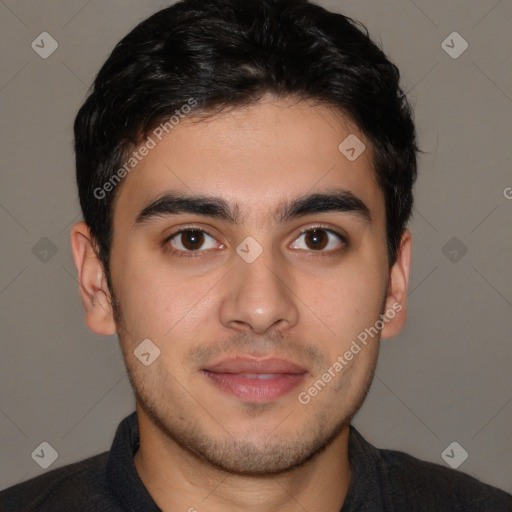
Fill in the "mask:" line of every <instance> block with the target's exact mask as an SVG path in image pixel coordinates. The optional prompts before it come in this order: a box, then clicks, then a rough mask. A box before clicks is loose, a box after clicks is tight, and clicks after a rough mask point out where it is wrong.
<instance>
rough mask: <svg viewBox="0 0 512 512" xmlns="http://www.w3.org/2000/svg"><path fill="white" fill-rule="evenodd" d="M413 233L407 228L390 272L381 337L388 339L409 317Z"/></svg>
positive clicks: (398, 330)
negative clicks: (408, 299)
mask: <svg viewBox="0 0 512 512" xmlns="http://www.w3.org/2000/svg"><path fill="white" fill-rule="evenodd" d="M411 247H412V235H411V232H410V231H409V230H407V229H406V230H405V231H404V234H403V235H402V240H401V243H400V248H399V251H398V254H397V259H396V262H395V264H394V265H393V266H392V267H391V270H390V274H389V289H388V296H387V298H386V308H385V311H384V315H385V319H384V327H383V329H382V333H381V338H383V339H388V338H392V337H393V336H396V335H397V334H399V333H400V331H401V330H402V329H403V326H404V325H405V320H406V318H407V287H408V284H409V273H410V268H411Z"/></svg>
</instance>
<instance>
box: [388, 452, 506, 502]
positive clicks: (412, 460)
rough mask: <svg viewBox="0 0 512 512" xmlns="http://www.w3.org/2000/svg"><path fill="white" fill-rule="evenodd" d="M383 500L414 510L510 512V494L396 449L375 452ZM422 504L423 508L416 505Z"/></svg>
mask: <svg viewBox="0 0 512 512" xmlns="http://www.w3.org/2000/svg"><path fill="white" fill-rule="evenodd" d="M378 452H379V456H380V457H379V458H380V461H381V478H382V479H383V480H384V481H385V485H384V492H385V494H387V496H383V498H384V499H385V501H390V502H391V500H393V503H395V504H396V497H397V496H398V497H400V499H402V500H403V501H404V506H407V505H408V506H410V505H411V504H412V503H416V504H418V505H419V506H418V507H417V508H414V510H416V509H417V510H450V511H452V512H455V511H461V512H462V511H467V510H471V511H475V512H476V511H491V510H492V511H493V512H510V511H512V495H510V494H508V493H506V492H505V491H503V490H501V489H498V488H496V487H493V486H491V485H488V484H485V483H483V482H481V481H480V480H477V479H476V478H473V477H472V476H470V475H467V474H465V473H462V472H461V471H457V470H454V469H451V468H447V467H445V466H442V465H440V464H436V463H433V462H427V461H424V460H420V459H417V458H416V457H413V456H411V455H409V454H407V453H404V452H400V451H396V450H384V449H379V450H378ZM422 502H423V505H420V504H421V503H422Z"/></svg>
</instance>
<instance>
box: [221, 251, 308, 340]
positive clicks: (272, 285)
mask: <svg viewBox="0 0 512 512" xmlns="http://www.w3.org/2000/svg"><path fill="white" fill-rule="evenodd" d="M291 281H292V278H291V267H290V265H289V264H288V265H287V263H286V262H285V261H277V259H273V255H272V251H271V250H270V249H268V250H267V249H265V250H264V251H263V252H262V254H261V255H260V256H259V257H258V258H256V260H254V261H252V262H251V263H248V262H246V261H244V260H243V259H242V258H239V257H237V258H236V260H235V263H234V267H233V268H232V269H231V271H230V273H229V277H228V281H227V285H226V289H225V291H224V297H223V299H222V301H221V304H220V311H219V315H220V321H221V323H222V324H223V325H224V326H225V327H227V328H231V329H237V330H251V331H252V332H253V333H254V334H264V333H265V332H267V331H268V330H269V329H277V328H280V329H286V328H290V327H293V326H294V325H296V324H297V322H298V317H299V310H298V307H297V300H298V299H297V296H296V295H295V294H294V291H293V289H292V287H293V285H292V282H291Z"/></svg>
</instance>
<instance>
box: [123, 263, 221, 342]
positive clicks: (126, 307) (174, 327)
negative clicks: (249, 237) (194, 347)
mask: <svg viewBox="0 0 512 512" xmlns="http://www.w3.org/2000/svg"><path fill="white" fill-rule="evenodd" d="M126 263H128V262H126ZM122 268H123V269H124V270H123V273H122V274H121V273H120V274H118V275H117V279H116V282H117V283H118V284H117V286H116V282H115V283H114V287H115V290H116V294H117V298H118V300H119V302H120V304H121V308H122V312H123V315H124V321H125V323H126V325H127V328H128V330H129V332H130V333H131V335H132V336H133V337H135V336H136V337H141V336H142V337H148V338H150V339H151V338H152V337H153V338H154V340H155V341H156V340H161V341H162V342H163V343H165V342H166V340H167V339H168V338H171V337H172V338H175V337H181V333H183V331H185V332H188V333H189V335H191V334H192V333H193V331H194V330H198V329H199V327H200V326H201V325H202V326H203V328H204V324H205V322H204V319H205V318H213V315H212V311H211V308H213V307H215V306H214V304H212V301H213V299H212V297H214V293H211V292H210V293H211V295H210V293H208V290H210V289H212V288H213V287H214V285H215V283H216V282H218V280H219V277H218V276H217V275H204V276H196V277H184V276H183V275H180V273H179V272H178V271H176V270H174V269H172V268H170V266H169V267H166V266H163V267H162V265H160V264H158V265H157V264H155V265H152V264H150V263H148V262H147V261H146V263H145V264H143V263H142V262H141V263H140V264H133V263H132V264H124V265H122Z"/></svg>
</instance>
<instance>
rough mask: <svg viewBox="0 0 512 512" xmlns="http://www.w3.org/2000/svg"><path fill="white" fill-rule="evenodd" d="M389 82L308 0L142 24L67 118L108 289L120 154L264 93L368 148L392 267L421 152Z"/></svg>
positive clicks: (217, 5) (379, 54)
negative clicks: (348, 131)
mask: <svg viewBox="0 0 512 512" xmlns="http://www.w3.org/2000/svg"><path fill="white" fill-rule="evenodd" d="M399 80H400V73H399V70H398V68H397V67H396V66H395V65H394V64H393V63H391V62H390V61H389V60H388V58H387V57H386V56H385V54H384V52H383V51H382V50H381V49H380V48H379V47H378V46H377V45H376V44H375V43H374V42H373V41H372V40H371V39H370V37H369V34H368V30H367V29H366V27H365V26H364V25H363V24H362V23H360V22H358V21H355V20H353V19H351V18H349V17H346V16H343V15H342V14H336V13H332V12H330V11H328V10H326V9H324V8H323V7H321V6H319V5H316V4H314V3H311V2H310V1H308V0H257V1H256V0H250V1H248V0H208V1H204V0H182V1H179V2H177V3H175V4H174V5H171V6H170V7H167V8H165V9H163V10H160V11H158V12H157V13H155V14H154V15H152V16H150V17H149V18H147V19H146V20H144V21H143V22H141V23H140V24H139V25H137V26H136V27H135V28H134V29H133V30H132V31H131V32H130V33H129V34H128V35H127V36H125V37H124V38H123V39H122V40H121V41H120V42H119V43H118V44H117V45H116V47H115V48H114V50H113V51H112V53H111V55H110V56H109V58H108V59H107V61H106V62H105V64H104V65H103V66H102V68H101V69H100V71H99V72H98V75H97V76H96V78H95V81H94V83H93V85H92V86H91V91H90V94H89V96H88V97H87V99H86V101H85V103H84V104H83V106H82V107H81V108H80V110H79V112H78V114H77V116H76V119H75V123H74V134H75V154H76V176H77V183H78V193H79V198H80V205H81V208H82V212H83V216H84V221H85V222H86V224H87V225H88V226H89V228H90V230H91V233H92V236H93V239H94V241H95V243H96V244H97V250H98V256H99V257H100V259H101V261H102V263H103V266H104V269H105V272H106V275H107V280H108V283H109V287H110V288H111V282H110V278H109V253H110V248H111V243H112V235H113V233H112V219H113V206H114V199H115V196H116V189H115V185H116V181H115V179H117V181H119V180H120V179H121V177H123V176H124V175H126V173H127V172H129V168H128V167H127V166H126V160H127V158H129V155H130V150H133V148H134V147H136V146H137V145H138V144H140V143H141V141H143V140H144V139H145V138H147V137H148V134H149V133H150V132H151V130H154V129H155V127H157V126H159V125H161V124H162V123H165V126H167V128H166V131H169V129H170V128H172V126H171V125H172V120H171V118H172V117H173V116H175V117H176V116H177V115H180V116H183V112H188V111H190V110H191V108H190V105H193V107H194V108H193V110H192V111H191V112H190V113H189V114H188V115H189V116H194V115H200V114H201V113H203V114H204V113H208V112H213V111H216V112H221V111H223V110H224V109H226V108H236V107H243V106H247V105H251V104H254V103H256V102H257V101H258V100H259V99H261V98H262V97H263V96H264V95H265V94H268V93H269V94H271V95H273V96H276V97H277V98H281V97H282V98H287V97H292V98H298V99H299V100H314V101H317V102H319V103H321V104H325V105H329V106H332V107H334V108H335V109H338V111H339V112H341V113H342V114H344V115H346V116H348V118H350V119H351V120H352V121H353V122H355V123H356V125H357V126H358V128H359V129H360V130H361V132H362V133H363V134H364V135H365V136H366V137H367V138H368V139H369V140H370V141H371V144H372V149H373V154H374V162H373V164H374V165H373V166H374V169H375V173H376V177H377V182H378V184H379V186H380V187H381V189H382V191H383V194H384V198H385V205H386V240H387V252H388V263H389V266H390V267H391V266H392V265H393V263H394V262H395V261H396V257H397V254H398V249H399V246H400V241H401V237H402V234H403V232H404V229H405V228H406V225H407V222H408V220H409V217H410V215H411V211H412V206H413V194H412V188H413V185H414V182H415V180H416V175H417V162H416V153H417V152H418V151H419V149H418V148H417V146H416V131H415V126H414V122H413V112H412V109H411V107H410V105H409V103H408V101H407V98H406V96H405V94H404V92H403V91H402V89H401V88H400V85H399ZM185 106H187V108H188V111H187V110H186V108H185ZM340 142H341V141H340ZM123 165H124V172H123V171H122V168H123ZM105 184H108V187H106V186H105ZM106 192H109V193H108V194H107V193H106Z"/></svg>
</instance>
